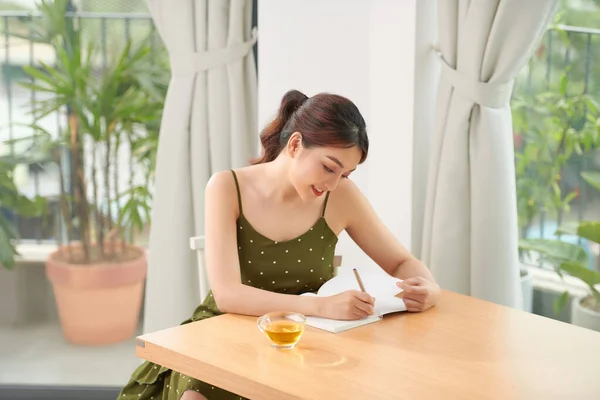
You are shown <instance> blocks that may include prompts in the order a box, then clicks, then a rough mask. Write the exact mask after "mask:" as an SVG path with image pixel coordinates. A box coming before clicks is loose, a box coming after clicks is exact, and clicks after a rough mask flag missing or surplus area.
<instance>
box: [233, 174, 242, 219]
mask: <svg viewBox="0 0 600 400" xmlns="http://www.w3.org/2000/svg"><path fill="white" fill-rule="evenodd" d="M231 173H232V174H233V180H234V181H235V188H236V190H237V198H238V207H239V208H240V214H242V193H241V192H240V184H239V182H238V178H237V175H236V174H235V171H234V170H231Z"/></svg>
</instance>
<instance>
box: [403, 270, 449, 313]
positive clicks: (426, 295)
mask: <svg viewBox="0 0 600 400" xmlns="http://www.w3.org/2000/svg"><path fill="white" fill-rule="evenodd" d="M396 285H398V287H399V288H400V289H403V290H404V291H403V292H402V299H403V300H404V304H406V309H407V310H408V311H412V312H420V311H425V310H427V309H429V308H431V307H433V306H434V305H435V304H436V303H437V301H438V299H439V298H440V295H441V289H440V286H439V285H438V284H437V283H435V282H431V281H428V280H427V279H425V278H422V277H420V276H417V277H415V278H408V279H405V280H403V281H402V282H398V283H396Z"/></svg>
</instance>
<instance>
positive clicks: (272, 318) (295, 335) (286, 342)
mask: <svg viewBox="0 0 600 400" xmlns="http://www.w3.org/2000/svg"><path fill="white" fill-rule="evenodd" d="M257 325H258V329H260V330H261V331H262V332H263V333H264V334H265V335H266V336H267V338H269V341H270V342H271V346H273V347H275V348H276V349H293V348H294V347H295V346H296V344H298V341H299V340H300V337H301V336H302V333H303V332H304V327H305V326H306V317H305V316H304V315H302V314H297V313H293V312H273V313H269V314H265V315H263V316H262V317H260V318H259V319H258V321H257Z"/></svg>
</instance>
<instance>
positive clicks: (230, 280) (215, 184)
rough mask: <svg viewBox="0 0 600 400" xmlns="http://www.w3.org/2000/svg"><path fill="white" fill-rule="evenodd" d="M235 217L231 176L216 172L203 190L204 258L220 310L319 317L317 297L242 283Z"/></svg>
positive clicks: (236, 204)
mask: <svg viewBox="0 0 600 400" xmlns="http://www.w3.org/2000/svg"><path fill="white" fill-rule="evenodd" d="M238 215H239V210H238V202H237V192H236V188H235V183H234V180H233V175H232V173H231V172H230V171H222V172H218V173H216V174H215V175H213V176H212V177H211V179H210V180H209V182H208V184H207V186H206V191H205V259H206V270H207V274H208V279H209V281H210V286H211V289H212V292H213V296H214V298H215V301H216V303H217V307H218V308H219V310H220V311H222V312H228V313H235V314H245V315H254V316H260V315H263V314H265V313H267V312H271V311H274V310H288V311H293V312H299V313H301V314H304V315H315V314H318V313H319V303H318V302H319V299H318V298H316V297H312V296H295V295H287V294H279V293H273V292H269V291H266V290H261V289H257V288H254V287H252V286H248V285H244V284H243V283H242V279H241V273H240V264H239V259H238V251H237V249H238V245H237V232H236V220H237V218H238Z"/></svg>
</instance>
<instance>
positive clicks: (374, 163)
mask: <svg viewBox="0 0 600 400" xmlns="http://www.w3.org/2000/svg"><path fill="white" fill-rule="evenodd" d="M416 3H417V0H401V1H398V0H328V1H320V0H283V1H282V0H260V1H259V2H258V21H259V22H258V24H259V30H260V32H259V45H258V70H259V79H258V83H259V87H258V98H259V124H260V127H261V128H262V127H263V126H264V125H265V124H266V123H267V122H268V121H269V120H270V119H271V118H272V117H273V113H274V112H276V110H277V108H278V105H279V102H280V100H281V97H282V96H283V94H284V93H285V92H286V91H287V90H289V89H298V90H300V91H302V92H304V93H305V94H307V95H308V96H312V95H314V94H316V93H319V92H333V93H337V94H340V95H343V96H347V97H348V98H350V99H351V100H352V101H354V102H355V103H356V105H357V106H358V107H359V109H360V110H361V112H362V114H363V116H364V117H365V120H366V121H367V130H368V132H369V139H370V143H371V149H370V152H369V158H368V160H367V162H366V163H365V164H364V165H362V166H360V167H359V168H358V170H357V171H356V172H355V173H354V174H353V177H352V179H353V180H354V181H355V182H356V183H357V185H358V186H359V187H360V189H361V190H362V191H363V193H365V195H366V196H367V197H368V198H369V200H370V201H371V203H372V204H373V206H374V208H375V210H376V212H377V213H378V215H379V216H380V217H381V218H382V219H383V221H384V223H385V224H386V225H387V226H388V228H389V229H390V230H391V231H392V232H393V234H394V235H395V236H396V237H397V238H398V240H400V241H401V242H402V243H403V244H404V245H405V246H407V247H408V248H409V249H410V248H411V232H412V180H413V119H414V107H413V104H414V81H415V29H416ZM337 253H338V254H341V255H343V257H344V258H343V265H344V266H350V267H352V266H357V265H365V263H367V262H369V261H368V258H367V257H366V256H365V255H364V254H362V251H361V250H360V249H358V247H357V246H355V245H354V243H353V242H352V241H351V240H350V239H349V238H348V237H347V235H346V234H342V236H341V238H340V243H339V244H338V250H337ZM369 263H370V262H369Z"/></svg>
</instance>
